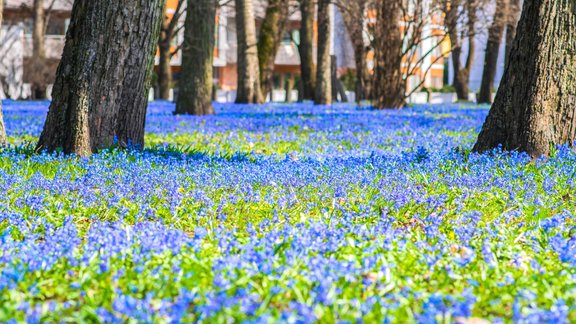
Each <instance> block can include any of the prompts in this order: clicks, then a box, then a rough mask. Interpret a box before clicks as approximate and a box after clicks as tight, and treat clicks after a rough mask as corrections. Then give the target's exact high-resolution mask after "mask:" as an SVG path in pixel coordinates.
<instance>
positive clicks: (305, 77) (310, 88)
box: [298, 0, 316, 100]
mask: <svg viewBox="0 0 576 324" xmlns="http://www.w3.org/2000/svg"><path fill="white" fill-rule="evenodd" d="M300 13H301V15H302V20H301V26H300V44H299V45H298V52H299V53H300V80H301V81H300V82H301V87H300V94H299V97H301V98H302V100H314V94H315V92H316V69H315V66H314V16H315V14H316V10H315V6H314V1H313V0H300Z"/></svg>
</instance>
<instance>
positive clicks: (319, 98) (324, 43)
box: [314, 0, 332, 105]
mask: <svg viewBox="0 0 576 324" xmlns="http://www.w3.org/2000/svg"><path fill="white" fill-rule="evenodd" d="M330 2H331V1H330V0H318V53H317V54H318V56H317V59H316V62H317V68H316V93H315V95H314V97H315V98H314V99H315V101H314V102H315V103H316V104H317V105H330V104H332V74H331V72H330V69H331V61H332V60H331V57H330V38H331V36H330V35H331V32H330V23H331V19H330V15H331V13H330Z"/></svg>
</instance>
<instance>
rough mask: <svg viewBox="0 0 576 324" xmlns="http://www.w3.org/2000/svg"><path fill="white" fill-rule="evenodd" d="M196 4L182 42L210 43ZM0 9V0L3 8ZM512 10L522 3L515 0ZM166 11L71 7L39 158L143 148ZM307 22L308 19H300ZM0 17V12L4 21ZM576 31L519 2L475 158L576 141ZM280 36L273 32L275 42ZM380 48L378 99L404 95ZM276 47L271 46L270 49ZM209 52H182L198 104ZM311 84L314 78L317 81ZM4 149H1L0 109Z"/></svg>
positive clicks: (570, 22) (248, 34) (245, 10)
mask: <svg viewBox="0 0 576 324" xmlns="http://www.w3.org/2000/svg"><path fill="white" fill-rule="evenodd" d="M202 1H203V3H202V4H200V3H198V2H195V6H189V8H188V15H189V19H191V20H193V21H195V22H197V23H196V24H194V26H195V27H197V28H198V29H191V30H195V32H194V33H190V34H188V31H187V36H186V37H187V39H188V43H190V42H191V43H192V44H213V43H214V39H213V37H214V27H213V24H214V19H213V18H214V15H215V10H216V9H215V8H216V4H215V0H202ZM306 1H307V0H303V1H302V3H301V8H304V9H306V8H307V7H306V6H305V3H306ZM502 1H505V0H502ZM387 2H388V6H387V10H379V11H378V13H377V18H378V25H377V26H378V27H377V28H379V29H386V30H400V27H399V26H398V21H399V19H397V18H398V17H399V15H401V14H402V10H400V4H401V0H393V1H392V3H391V2H390V1H387ZM328 3H329V1H328V0H321V1H320V2H319V13H320V17H322V18H321V19H319V33H320V35H324V37H326V38H327V39H329V25H330V22H329V17H330V15H329V14H327V10H328ZM1 5H2V0H0V8H1ZM236 5H237V10H238V12H239V13H241V15H239V16H238V17H237V20H238V23H239V31H238V32H239V43H243V44H239V47H245V48H243V51H245V52H247V53H248V54H250V55H248V56H247V57H245V58H240V57H239V63H240V65H241V66H239V70H241V71H239V73H240V74H241V75H245V77H244V79H245V80H248V81H247V82H246V83H245V84H243V89H239V91H240V95H241V98H243V99H245V101H247V102H255V103H256V102H261V92H262V88H261V87H260V78H259V77H254V76H258V75H259V73H257V72H258V70H259V66H258V52H257V42H256V31H255V26H254V24H253V22H254V18H253V12H252V2H251V0H236ZM510 5H518V3H517V2H515V1H514V0H513V1H512V2H510ZM127 8H131V10H128V9H127ZM133 8H138V9H137V10H132V9H133ZM163 8H164V0H124V1H118V0H115V1H106V2H101V1H75V3H74V6H73V10H72V19H71V22H70V26H69V30H68V32H67V36H66V45H65V48H64V53H63V57H62V60H61V63H60V65H59V67H58V71H57V75H56V82H55V85H54V91H53V101H52V104H51V105H50V109H49V112H48V116H47V120H46V123H45V126H44V130H43V132H42V135H41V136H40V140H39V143H38V150H44V149H46V150H48V151H55V150H62V151H63V152H65V153H76V154H79V155H89V154H91V153H93V152H95V151H97V150H99V149H101V148H104V147H110V146H112V145H118V146H121V147H128V146H130V145H134V146H135V147H142V145H143V142H144V124H145V116H146V107H147V97H148V96H147V94H148V89H149V88H150V80H151V75H152V67H153V63H154V54H155V52H156V46H157V44H158V37H159V33H160V26H161V22H162V14H163ZM207 13H208V14H207ZM308 13H309V14H310V13H311V12H308ZM496 15H497V16H498V13H497V14H496ZM303 16H304V18H307V17H306V14H305V15H303ZM1 19H2V15H1V13H0V22H1ZM305 20H306V19H305ZM503 20H504V22H503V21H501V20H500V18H499V17H496V18H495V19H494V22H493V25H492V27H491V29H490V34H491V38H489V41H493V42H494V43H496V42H497V39H501V38H502V33H503V30H504V28H506V29H507V30H509V29H511V30H512V31H514V30H515V28H514V26H512V25H513V24H512V23H510V21H511V20H512V19H508V18H506V19H503ZM198 22H201V23H198ZM187 24H191V23H189V22H188V23H187ZM305 25H306V23H304V24H303V26H305ZM308 27H310V26H307V27H303V29H304V30H306V28H308ZM575 29H576V0H533V1H526V2H525V4H524V9H523V11H522V16H521V19H520V23H519V25H518V30H517V33H516V37H515V39H514V41H513V44H512V46H511V47H510V46H509V45H508V46H507V51H508V49H509V51H510V54H509V56H507V63H506V70H505V73H504V77H503V79H502V82H501V86H500V88H499V90H498V93H497V95H496V100H495V102H494V104H493V106H492V108H491V110H490V112H489V115H488V117H487V119H486V122H485V124H484V125H483V127H482V131H481V133H480V135H479V137H478V141H477V143H476V145H475V146H474V149H473V150H474V151H476V152H484V151H487V150H491V149H493V148H495V147H498V146H501V147H502V148H503V149H504V150H519V151H524V152H527V153H528V154H530V155H531V156H533V157H539V156H541V155H548V154H550V153H551V152H552V150H553V147H554V145H556V144H567V143H568V144H573V142H574V140H575V136H576V118H575V114H576V37H574V35H575V34H576V33H575ZM278 33H279V32H278V31H277V30H275V33H274V34H276V35H278ZM200 34H201V35H203V38H201V39H199V38H197V37H198V35H200ZM507 34H509V32H507ZM302 38H303V39H305V38H307V37H306V36H304V37H302ZM319 38H322V37H319ZM507 38H509V36H508V37H507ZM377 41H378V42H379V43H377V46H378V48H380V49H381V50H380V51H376V61H377V64H376V75H377V79H376V80H377V81H376V85H377V87H379V88H381V89H380V90H379V91H380V92H379V93H383V92H382V91H384V90H382V89H385V91H390V93H391V94H393V93H396V92H398V93H399V92H400V90H398V89H401V88H403V87H404V84H403V83H402V82H404V81H403V78H401V77H399V76H397V75H393V74H387V73H386V71H387V70H393V71H394V70H396V71H397V70H398V69H397V68H389V67H396V65H398V64H401V62H397V61H394V60H390V59H389V57H398V55H395V54H397V53H387V52H386V50H383V49H385V48H388V49H389V51H393V50H397V49H398V47H399V46H398V42H401V37H399V36H398V34H397V33H388V36H387V37H379V38H377ZM276 42H277V40H274V39H273V40H272V44H273V45H272V46H275V45H274V44H276ZM508 42H509V41H508V40H507V44H508ZM304 43H305V42H301V43H300V47H301V51H302V52H307V50H306V46H307V45H303V44H304ZM200 48H202V50H199V49H200ZM207 48H211V46H197V47H195V46H192V47H189V48H186V46H184V58H185V59H184V61H185V63H186V64H188V63H190V64H192V65H195V66H202V67H203V68H202V69H200V70H204V71H203V72H204V73H195V74H194V73H193V74H190V75H185V76H183V78H186V80H187V81H186V84H187V86H190V88H188V89H186V90H185V92H191V93H193V92H194V91H197V92H198V93H200V94H199V95H198V96H199V97H204V96H203V95H202V93H203V92H202V91H204V90H205V89H208V88H211V87H212V85H211V83H210V82H211V72H206V71H211V70H212V68H211V67H212V59H213V58H212V51H211V50H210V51H209V50H207ZM400 48H401V46H400ZM326 53H328V55H329V43H326V41H325V40H321V41H320V42H319V49H318V58H319V61H322V62H324V63H326V64H329V62H330V58H329V57H328V58H326V55H327V54H326ZM388 54H389V55H388ZM486 60H487V61H489V62H492V60H494V58H493V57H487V58H486ZM267 62H268V63H269V61H267ZM304 65H305V64H303V66H304ZM303 70H304V68H303ZM319 70H320V69H318V70H317V80H316V90H317V91H316V94H315V97H316V98H315V99H316V101H317V102H319V103H324V102H325V103H329V100H330V99H331V98H330V97H331V96H332V94H331V92H332V91H328V89H330V86H331V82H330V81H328V82H327V81H326V80H330V67H328V68H327V69H326V70H328V71H329V72H328V75H327V76H326V75H325V74H324V73H323V71H322V72H321V71H319ZM250 71H256V73H254V74H251V72H250ZM308 76H309V77H310V80H311V79H312V78H313V73H310V74H309V75H308ZM487 78H488V79H490V78H493V76H492V75H488V76H487ZM310 80H308V81H310ZM399 80H400V81H399ZM195 87H196V90H194V88H195ZM318 89H322V90H323V91H318ZM309 90H310V89H309ZM326 93H328V96H326ZM308 95H311V93H310V92H308ZM390 97H391V98H393V97H394V96H393V95H390ZM376 99H377V102H380V104H382V105H384V104H387V103H385V102H384V101H386V100H388V99H385V98H384V96H382V97H379V96H377V98H376ZM185 100H187V99H186V97H185V96H183V97H182V103H181V106H182V107H202V108H203V109H204V108H206V107H209V108H206V109H208V110H206V111H197V110H194V111H192V112H191V113H195V114H206V113H211V111H209V110H210V109H211V106H210V103H209V102H206V101H200V102H194V99H192V103H187V102H186V101H185ZM240 101H241V100H240ZM393 104H395V103H394V102H392V103H390V105H393ZM0 141H1V142H5V131H4V126H3V122H2V118H1V106H0Z"/></svg>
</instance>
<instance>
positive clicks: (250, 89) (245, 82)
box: [235, 0, 264, 104]
mask: <svg viewBox="0 0 576 324" xmlns="http://www.w3.org/2000/svg"><path fill="white" fill-rule="evenodd" d="M235 1H236V22H237V23H236V29H237V35H238V89H237V94H236V103H239V104H254V103H263V102H264V97H263V96H262V92H261V88H260V68H259V67H258V47H257V40H256V22H255V20H254V10H253V4H252V0H235Z"/></svg>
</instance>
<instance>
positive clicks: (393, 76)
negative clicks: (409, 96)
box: [374, 0, 406, 109]
mask: <svg viewBox="0 0 576 324" xmlns="http://www.w3.org/2000/svg"><path fill="white" fill-rule="evenodd" d="M376 19H377V21H376V33H375V49H374V50H375V56H376V57H375V59H376V60H375V61H376V62H375V63H376V65H375V67H374V73H375V83H374V96H375V108H377V109H386V108H402V107H403V106H404V105H405V97H406V81H405V80H404V76H403V74H402V60H403V54H402V45H403V44H402V43H403V38H402V31H401V23H402V0H390V1H388V0H386V1H382V2H381V3H380V4H379V5H378V8H377V18H376Z"/></svg>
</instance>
